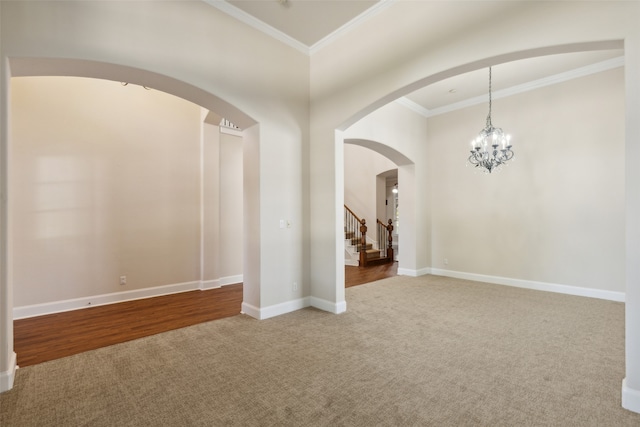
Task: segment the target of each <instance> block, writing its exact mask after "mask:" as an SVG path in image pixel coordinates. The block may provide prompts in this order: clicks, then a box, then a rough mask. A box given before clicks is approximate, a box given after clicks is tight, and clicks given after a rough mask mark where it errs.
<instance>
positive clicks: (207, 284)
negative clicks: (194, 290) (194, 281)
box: [200, 274, 244, 291]
mask: <svg viewBox="0 0 640 427" xmlns="http://www.w3.org/2000/svg"><path fill="white" fill-rule="evenodd" d="M243 280H244V277H243V275H242V274H238V275H236V276H227V277H221V278H220V279H215V280H202V281H201V282H200V289H201V290H203V291H206V290H209V289H218V288H221V287H223V286H227V285H235V284H236V283H242V282H243Z"/></svg>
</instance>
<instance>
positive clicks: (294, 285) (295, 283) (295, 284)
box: [293, 282, 298, 292]
mask: <svg viewBox="0 0 640 427" xmlns="http://www.w3.org/2000/svg"><path fill="white" fill-rule="evenodd" d="M297 290H298V282H293V292H295V291H297Z"/></svg>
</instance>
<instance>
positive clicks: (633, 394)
mask: <svg viewBox="0 0 640 427" xmlns="http://www.w3.org/2000/svg"><path fill="white" fill-rule="evenodd" d="M622 407H623V408H624V409H628V410H629V411H633V412H637V413H639V414H640V390H636V389H632V388H629V387H627V379H626V378H625V379H623V380H622Z"/></svg>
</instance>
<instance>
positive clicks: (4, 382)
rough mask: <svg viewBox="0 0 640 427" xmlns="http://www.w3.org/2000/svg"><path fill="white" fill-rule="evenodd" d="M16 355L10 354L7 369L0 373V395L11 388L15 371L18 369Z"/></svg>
mask: <svg viewBox="0 0 640 427" xmlns="http://www.w3.org/2000/svg"><path fill="white" fill-rule="evenodd" d="M17 360H18V358H17V356H16V353H11V360H10V361H9V369H8V370H6V371H4V372H0V393H2V392H5V391H9V390H11V389H12V388H13V380H14V379H15V378H16V370H17V369H18V364H17Z"/></svg>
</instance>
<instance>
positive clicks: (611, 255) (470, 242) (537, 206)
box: [428, 68, 625, 293]
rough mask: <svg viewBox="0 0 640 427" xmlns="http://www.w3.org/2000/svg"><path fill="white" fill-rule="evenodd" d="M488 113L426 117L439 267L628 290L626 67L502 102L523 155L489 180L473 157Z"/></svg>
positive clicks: (497, 111)
mask: <svg viewBox="0 0 640 427" xmlns="http://www.w3.org/2000/svg"><path fill="white" fill-rule="evenodd" d="M487 108H488V106H487V105H480V106H477V107H472V108H466V109H464V110H460V111H456V112H453V113H449V114H444V115H440V116H436V117H433V118H430V119H429V121H428V132H429V149H430V158H431V162H430V169H431V179H430V181H431V186H432V195H433V198H432V213H433V219H432V220H433V224H432V229H433V233H432V251H433V252H432V253H433V259H432V266H433V267H435V268H439V269H444V270H451V271H458V272H468V273H476V274H482V275H489V276H499V277H507V278H516V279H522V280H531V281H538V282H545V283H551V284H562V285H570V286H577V287H584V288H591V289H598V290H606V291H617V292H621V293H622V292H624V291H625V273H624V267H625V263H624V260H625V248H624V244H625V237H624V232H625V227H624V188H625V185H624V169H625V168H624V70H623V69H622V68H618V69H615V70H611V71H607V72H603V73H599V74H596V75H592V76H588V77H582V78H579V79H575V80H571V81H569V82H565V83H561V84H556V85H553V86H549V87H546V88H543V89H539V90H536V91H532V92H527V93H524V94H520V95H516V96H512V97H509V98H505V99H499V100H494V102H493V114H492V118H493V123H494V126H499V127H501V128H503V130H504V131H505V132H508V133H510V134H511V135H512V136H513V139H512V141H513V143H514V151H515V153H516V157H515V158H514V160H513V161H512V162H510V163H511V164H509V165H508V166H507V167H505V168H504V169H503V170H501V171H500V170H499V171H498V172H494V173H492V174H491V175H488V174H487V175H485V174H483V173H480V172H477V171H475V170H474V168H473V167H472V166H470V165H469V166H467V165H466V162H465V160H466V158H467V157H468V155H469V149H470V144H469V142H470V141H471V139H472V138H473V137H474V136H475V135H476V134H477V133H478V132H479V130H480V129H481V128H482V127H484V119H485V117H486V113H487ZM445 258H446V259H448V265H445V264H444V259H445Z"/></svg>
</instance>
